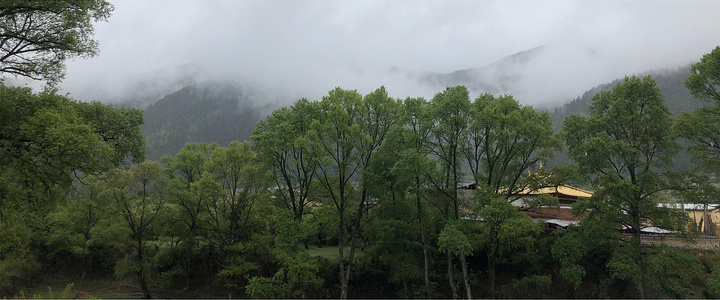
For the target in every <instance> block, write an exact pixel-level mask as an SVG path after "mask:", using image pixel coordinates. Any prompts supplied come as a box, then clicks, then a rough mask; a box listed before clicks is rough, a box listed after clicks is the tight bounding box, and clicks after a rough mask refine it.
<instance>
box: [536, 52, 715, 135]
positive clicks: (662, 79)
mask: <svg viewBox="0 0 720 300" xmlns="http://www.w3.org/2000/svg"><path fill="white" fill-rule="evenodd" d="M647 75H650V76H651V77H652V78H653V79H655V81H656V82H657V86H658V88H660V90H661V91H662V94H663V96H664V97H665V105H667V106H668V108H669V109H670V112H672V113H673V115H675V114H678V113H681V112H684V111H693V110H695V109H697V108H700V107H702V106H704V105H706V104H704V103H703V102H700V101H699V100H697V99H695V98H693V96H692V95H690V91H688V89H687V88H686V87H685V78H687V77H688V76H689V75H690V66H689V65H688V66H683V67H678V68H676V69H671V70H658V71H650V72H646V73H644V74H639V75H638V76H640V77H644V76H647ZM623 80H624V78H620V79H616V80H613V81H612V82H609V83H605V84H601V85H598V86H596V87H593V88H592V89H590V90H588V91H586V92H585V93H583V94H582V96H579V97H577V98H575V100H572V101H570V102H568V103H566V104H563V105H562V106H560V107H557V108H555V109H554V110H553V111H551V112H550V115H551V116H552V119H553V125H554V127H555V129H556V130H557V129H559V128H560V125H562V122H563V120H564V118H565V117H566V116H569V115H571V114H583V115H587V114H589V112H590V104H591V103H592V98H593V96H595V94H597V93H599V92H601V91H607V90H611V89H612V88H613V87H614V86H615V85H617V84H618V83H620V82H622V81H623Z"/></svg>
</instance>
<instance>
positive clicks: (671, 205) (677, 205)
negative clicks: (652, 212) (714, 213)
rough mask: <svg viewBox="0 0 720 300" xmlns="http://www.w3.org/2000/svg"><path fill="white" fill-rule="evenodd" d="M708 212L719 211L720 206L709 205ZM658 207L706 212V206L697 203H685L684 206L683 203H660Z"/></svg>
mask: <svg viewBox="0 0 720 300" xmlns="http://www.w3.org/2000/svg"><path fill="white" fill-rule="evenodd" d="M707 206H708V210H715V209H717V208H718V207H719V206H720V204H708V205H707ZM658 207H667V208H673V209H682V208H683V207H685V210H705V204H696V203H685V204H684V205H683V204H681V203H658Z"/></svg>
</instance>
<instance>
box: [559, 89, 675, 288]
mask: <svg viewBox="0 0 720 300" xmlns="http://www.w3.org/2000/svg"><path fill="white" fill-rule="evenodd" d="M671 121H672V120H671V118H670V111H669V110H668V108H667V107H666V106H665V105H664V103H663V97H662V95H661V93H660V90H659V89H658V88H657V87H656V85H655V81H654V80H652V78H650V77H649V76H648V77H645V78H643V79H640V78H637V77H626V78H625V81H624V82H622V83H620V84H618V85H617V86H615V87H614V88H613V89H612V91H606V92H601V93H599V94H597V95H596V96H595V97H593V104H592V106H591V108H590V116H589V117H584V116H578V115H573V116H569V117H567V118H566V119H565V122H564V124H563V131H564V132H565V143H566V145H567V147H568V154H569V156H570V157H571V158H572V159H573V160H574V161H576V162H577V163H578V164H579V165H580V167H581V169H582V170H583V171H584V173H585V174H590V175H592V176H591V178H590V181H591V183H592V185H593V187H594V188H595V194H594V195H593V197H591V198H590V199H588V200H584V201H580V202H578V203H577V204H576V205H578V207H579V209H582V211H588V215H587V216H586V217H585V218H586V219H587V218H600V219H606V220H608V222H609V223H611V224H616V226H617V227H620V226H626V227H627V228H629V230H630V231H631V232H632V233H633V236H632V239H631V244H632V245H630V246H629V247H632V249H634V253H633V255H634V256H633V257H632V261H634V262H635V263H636V264H637V266H638V267H639V274H640V278H639V280H637V281H635V282H636V284H637V287H638V290H639V292H640V296H641V297H644V296H645V285H644V282H645V270H644V264H643V252H642V251H641V249H642V245H641V241H640V230H641V229H642V225H643V222H644V221H645V220H648V221H649V222H652V224H655V225H656V226H661V227H664V228H667V229H680V228H682V227H683V225H684V223H683V221H682V218H679V217H678V215H677V214H674V213H672V212H671V211H670V209H667V208H662V207H658V205H657V204H658V197H657V196H658V193H659V192H661V191H664V190H667V189H669V188H670V187H671V185H670V183H669V180H668V176H667V174H669V169H670V167H671V166H672V159H673V157H674V156H675V155H676V153H677V150H678V145H677V143H676V142H675V140H674V139H673V138H672V136H671V135H670V132H669V131H668V130H667V129H668V128H670V125H671V124H672V123H671Z"/></svg>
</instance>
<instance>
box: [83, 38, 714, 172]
mask: <svg viewBox="0 0 720 300" xmlns="http://www.w3.org/2000/svg"><path fill="white" fill-rule="evenodd" d="M553 49H554V48H552V47H546V46H539V47H535V48H532V49H529V50H526V51H522V52H518V53H516V54H513V55H509V56H506V57H503V58H501V59H499V60H497V61H495V62H494V63H491V64H489V65H487V66H484V67H478V68H469V69H464V70H458V71H453V72H449V73H432V72H409V71H403V70H400V69H399V68H391V69H390V70H389V71H387V72H385V74H384V75H383V76H385V79H386V80H388V82H389V84H388V85H386V87H387V88H388V91H389V92H390V93H391V94H392V91H393V86H398V85H402V86H403V88H404V89H406V90H407V91H408V92H409V93H411V92H410V91H417V93H418V94H415V95H413V94H409V96H424V97H426V98H431V97H432V95H433V94H434V93H437V92H440V91H442V90H443V89H444V88H445V87H447V86H455V85H465V86H467V87H468V88H469V89H470V91H471V97H472V98H475V97H477V96H478V95H479V94H481V93H491V94H495V95H497V94H506V93H507V94H513V95H514V96H515V98H516V99H518V101H520V102H521V103H523V104H533V105H534V106H535V107H536V108H538V109H545V110H548V111H550V113H551V116H552V118H553V125H554V127H555V129H556V130H557V129H559V127H560V125H561V124H562V120H563V118H564V117H565V116H567V115H569V114H573V113H580V114H587V112H588V109H589V106H590V103H591V100H592V97H593V96H594V95H595V94H596V93H598V92H600V91H603V90H609V89H611V88H612V87H613V86H615V85H616V84H617V83H618V82H620V81H621V80H622V78H623V75H625V74H623V75H618V76H615V77H611V78H610V79H608V80H606V81H604V82H603V81H597V80H600V79H601V78H605V77H607V76H610V75H611V74H615V73H617V72H614V73H613V72H610V73H604V72H596V73H592V72H587V73H585V74H584V76H582V75H583V74H579V75H578V76H575V77H577V78H576V79H575V80H567V79H564V80H565V81H566V82H565V83H566V84H567V86H566V87H565V88H564V89H563V91H562V92H558V91H556V90H553V89H552V88H551V87H550V85H551V84H548V86H542V85H543V82H555V81H557V80H560V79H557V78H556V77H553V76H551V75H552V74H556V73H553V72H551V71H550V70H552V69H551V68H550V69H547V70H548V71H546V72H544V73H543V72H542V70H541V69H542V66H545V65H548V63H547V60H548V59H549V58H553V59H554V60H559V59H561V58H560V57H561V55H556V54H553V53H554V52H553V51H554V50H553ZM583 59H585V60H586V61H591V60H593V59H594V58H593V56H592V55H590V56H584V58H583ZM586 64H587V63H586ZM564 68H565V69H566V71H563V72H562V73H563V76H560V77H563V78H567V77H573V76H572V74H571V73H572V72H570V71H569V69H570V68H571V67H564ZM567 72H570V73H568V74H565V73H567ZM578 72H579V71H578ZM209 73H210V72H208V70H207V69H206V68H203V67H199V66H195V65H184V66H181V67H178V68H176V69H172V70H161V71H157V72H152V73H147V74H145V75H144V76H141V77H138V78H137V79H136V80H131V81H128V83H127V84H126V85H125V86H127V88H126V89H125V92H124V93H123V94H118V95H121V96H118V97H115V98H109V97H108V98H105V99H104V100H105V101H106V102H114V103H116V104H120V105H126V106H133V107H139V108H143V109H145V125H144V126H143V133H144V135H145V137H146V139H147V141H148V147H149V150H148V157H149V158H150V159H159V158H160V157H161V156H162V155H165V154H175V153H176V152H177V151H178V150H179V149H180V148H182V146H183V145H185V143H187V142H218V143H220V144H221V145H226V144H227V143H228V142H230V141H232V140H240V141H242V140H247V139H249V138H250V135H251V132H252V129H253V128H254V126H255V124H256V123H257V122H258V121H259V120H260V119H261V118H263V117H264V116H266V115H267V114H269V113H271V112H272V110H274V109H275V108H278V107H281V106H286V105H291V104H292V103H293V102H294V101H296V100H297V99H299V98H301V97H307V98H309V99H312V100H315V99H319V98H320V97H322V94H320V95H317V96H310V95H302V94H293V93H289V92H287V91H286V90H284V89H283V86H277V87H272V86H268V85H262V84H259V83H258V82H254V81H252V80H248V79H246V80H234V81H233V80H230V79H227V78H225V79H217V77H218V76H215V79H208V78H212V77H211V76H208V74H209ZM588 73H592V74H590V75H588ZM543 74H544V76H541V75H543ZM626 74H627V75H632V74H633V73H629V74H628V73H626ZM635 75H638V76H645V75H651V76H652V77H653V78H654V79H655V80H656V81H657V83H658V87H659V88H660V89H661V90H662V93H663V95H664V96H665V101H666V104H667V105H668V107H669V108H670V110H671V111H672V112H673V113H674V114H675V113H678V112H682V111H691V110H694V109H696V108H697V107H700V106H701V105H702V103H700V102H699V101H697V100H695V99H694V98H693V97H692V96H691V95H690V93H689V91H688V90H687V89H686V88H685V86H684V80H685V78H686V77H687V76H688V75H689V65H684V66H681V67H676V68H672V69H661V70H656V71H645V72H636V73H635ZM596 81H597V82H596ZM278 84H280V83H278ZM534 86H537V87H534ZM376 87H379V85H378V86H376ZM530 87H534V88H530ZM588 87H592V88H590V89H588ZM332 88H333V87H332V86H329V87H328V88H327V90H330V89H332ZM343 88H353V87H343ZM358 90H359V91H360V92H361V93H363V94H365V93H367V92H368V91H364V90H362V89H358ZM574 91H577V92H574ZM583 91H584V92H583ZM573 92H574V93H575V94H569V93H573ZM323 94H324V93H323ZM568 94H569V95H571V96H566V95H568ZM578 95H579V96H578ZM395 97H398V96H395ZM96 99H97V98H96Z"/></svg>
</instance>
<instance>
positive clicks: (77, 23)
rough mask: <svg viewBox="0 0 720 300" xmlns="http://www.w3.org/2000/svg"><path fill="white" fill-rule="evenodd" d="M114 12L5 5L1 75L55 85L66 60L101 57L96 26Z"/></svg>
mask: <svg viewBox="0 0 720 300" xmlns="http://www.w3.org/2000/svg"><path fill="white" fill-rule="evenodd" d="M112 10H113V6H112V5H111V4H110V3H108V2H107V1H104V0H61V1H41V0H7V1H3V2H2V4H0V73H3V74H11V75H16V76H24V77H28V78H32V79H36V80H47V81H48V82H49V83H51V84H54V83H57V82H58V81H60V80H61V79H62V78H63V77H64V73H65V72H64V71H65V66H64V62H65V60H66V59H69V58H74V57H83V58H85V57H92V56H95V55H97V53H98V45H97V41H95V40H93V39H92V34H93V24H92V23H93V22H96V21H101V20H107V19H108V17H110V13H111V12H112Z"/></svg>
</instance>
